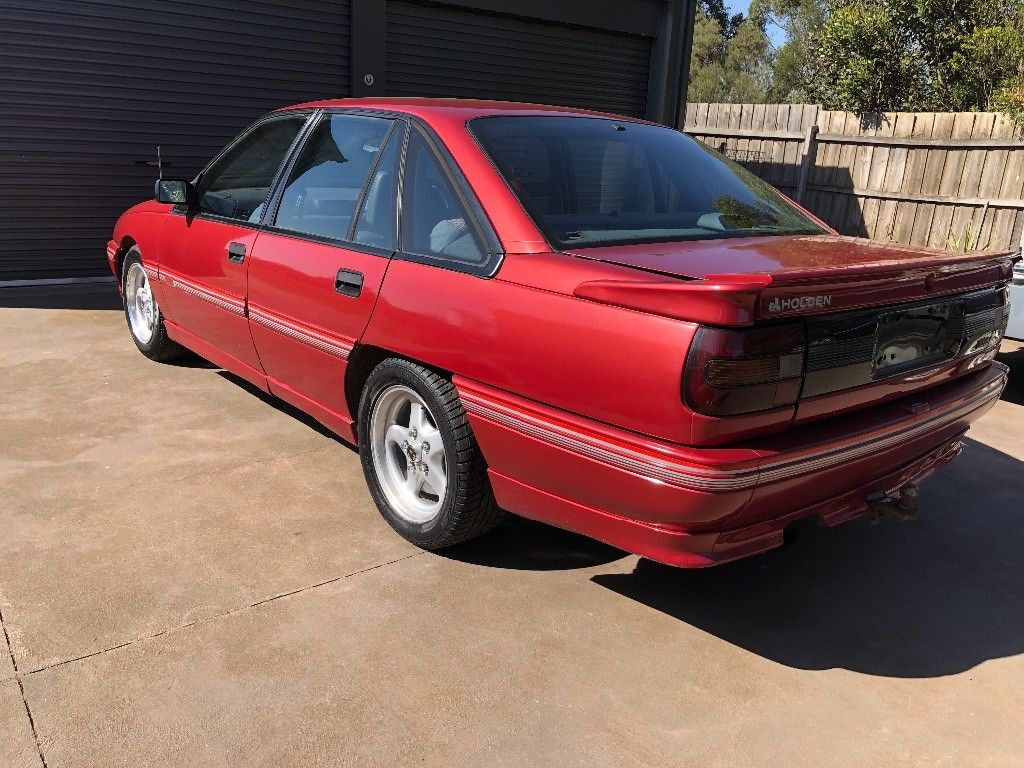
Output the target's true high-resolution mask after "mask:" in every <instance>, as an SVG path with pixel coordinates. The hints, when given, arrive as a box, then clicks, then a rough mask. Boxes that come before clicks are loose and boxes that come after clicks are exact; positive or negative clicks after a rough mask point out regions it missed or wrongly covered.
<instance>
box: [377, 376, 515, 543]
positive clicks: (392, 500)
mask: <svg viewBox="0 0 1024 768" xmlns="http://www.w3.org/2000/svg"><path fill="white" fill-rule="evenodd" d="M359 425H360V427H359V453H360V457H361V458H362V464H363V473H364V474H365V475H366V482H367V484H368V485H369V487H370V493H371V494H372V495H373V499H374V501H375V502H376V504H377V507H378V508H379V509H380V511H381V514H382V515H383V516H384V519H385V520H387V521H388V523H390V524H391V526H392V527H393V528H394V529H395V530H396V531H398V532H399V533H400V534H402V536H404V537H405V538H406V539H408V540H409V541H411V542H412V543H413V544H416V545H417V546H420V547H423V548H424V549H442V548H444V547H449V546H452V545H454V544H458V543H460V542H463V541H466V540H467V539H471V538H474V537H475V536H479V535H481V534H483V533H486V532H487V531H489V530H490V529H491V528H493V527H494V526H495V525H497V524H498V522H499V521H500V520H501V518H502V515H503V513H502V511H501V510H500V509H499V508H498V505H497V503H496V502H495V500H494V495H493V493H492V492H491V486H490V482H489V481H488V479H487V468H486V466H485V465H484V461H483V457H482V456H481V455H480V449H479V448H478V447H477V444H476V440H475V439H474V437H473V433H472V431H471V430H470V427H469V422H468V420H467V418H466V412H465V411H464V410H463V409H462V405H461V404H460V403H459V398H458V393H457V392H456V391H455V387H454V386H453V385H452V383H451V382H450V381H448V380H447V379H445V378H443V377H442V376H440V375H438V374H436V373H434V372H433V371H430V370H428V369H426V368H424V367H422V366H420V365H417V364H415V363H412V362H409V361H407V360H398V359H389V360H385V361H383V362H382V363H380V365H378V366H377V367H376V368H375V369H374V370H373V372H372V373H371V374H370V377H369V379H368V380H367V382H366V385H365V386H364V388H363V395H362V398H361V399H360V404H359Z"/></svg>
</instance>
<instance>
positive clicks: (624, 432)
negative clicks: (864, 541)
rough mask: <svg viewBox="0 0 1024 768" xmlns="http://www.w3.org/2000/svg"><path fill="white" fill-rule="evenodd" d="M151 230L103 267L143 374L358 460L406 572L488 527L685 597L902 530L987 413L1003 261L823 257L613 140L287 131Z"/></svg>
mask: <svg viewBox="0 0 1024 768" xmlns="http://www.w3.org/2000/svg"><path fill="white" fill-rule="evenodd" d="M156 198H157V199H156V200H155V201H151V202H146V203H142V204H140V205H137V206H135V207H134V208H132V209H130V210H129V211H127V212H126V213H125V214H124V215H123V216H121V218H120V220H119V221H118V222H117V226H116V229H115V232H114V237H113V239H112V240H111V241H110V243H109V245H108V248H107V255H108V258H109V261H110V267H111V269H112V270H113V271H114V274H115V275H117V276H118V277H119V279H120V280H121V286H122V290H123V292H124V299H125V307H126V315H127V319H128V325H129V328H130V330H131V334H132V338H133V339H134V340H135V343H136V345H137V346H138V348H139V349H140V350H141V351H142V353H143V354H145V355H146V356H147V357H149V358H152V359H154V360H167V359H169V358H171V357H173V356H175V355H177V354H179V353H180V352H181V350H182V348H183V347H187V348H189V349H191V350H194V351H195V352H197V353H198V354H200V355H202V356H203V357H205V358H208V359H209V360H211V361H213V362H214V363H216V364H218V365H220V366H222V367H223V368H225V369H227V370H229V371H232V372H234V373H235V374H237V375H239V376H242V377H244V378H245V379H248V380H249V381H251V382H253V383H254V384H255V385H256V386H258V387H260V388H262V389H264V390H266V391H267V392H271V393H273V394H274V395H277V396H278V397H280V398H282V399H283V400H286V401H288V402H289V403H292V404H293V405H295V406H297V407H298V408H300V409H302V410H303V411H305V412H307V413H309V414H311V415H312V416H314V417H315V418H317V419H318V420H320V421H321V422H323V423H324V424H326V425H327V426H328V427H330V428H331V429H332V430H333V431H335V432H336V433H337V434H338V435H340V436H341V437H342V438H344V439H345V440H346V441H350V442H352V443H355V444H357V445H358V446H359V451H360V456H361V458H362V465H363V469H364V472H365V474H366V480H367V482H368V484H369V487H370V490H371V491H372V494H373V498H374V500H375V501H376V503H377V505H378V506H379V507H380V511H381V512H382V513H383V515H384V517H385V518H386V519H387V521H388V522H389V523H390V524H391V525H392V526H393V527H394V528H395V529H396V530H397V531H398V532H399V533H400V534H402V535H403V536H405V537H406V538H407V539H409V540H410V541H412V542H414V543H415V544H417V545H419V546H421V547H424V548H426V549H439V548H443V547H447V546H450V545H453V544H456V543H458V542H461V541H464V540H466V539H468V538H470V537H473V536H477V535H478V534H481V533H483V532H485V531H487V530H489V529H490V528H492V527H494V526H495V524H496V523H497V522H498V521H499V519H500V517H501V515H502V514H503V510H508V511H510V512H513V513H515V514H518V515H523V516H525V517H529V518H533V519H536V520H541V521H544V522H547V523H551V524H553V525H556V526H560V527H563V528H567V529H571V530H574V531H579V532H582V533H584V534H587V535H589V536H593V537H595V538H598V539H602V540H604V541H606V542H609V543H611V544H614V545H616V546H618V547H621V548H623V549H627V550H630V551H631V552H635V553H638V554H640V555H643V556H645V557H649V558H652V559H654V560H658V561H661V562H664V563H670V564H673V565H680V566H704V565H711V564H714V563H719V562H723V561H727V560H733V559H736V558H738V557H743V556H746V555H750V554H752V553H755V552H760V551H763V550H767V549H770V548H772V547H776V546H778V545H779V544H781V543H782V541H783V532H784V530H785V529H786V527H787V526H789V525H790V524H792V523H793V522H794V521H796V520H799V519H801V518H807V517H814V518H817V519H818V520H820V521H822V522H823V523H825V524H828V525H834V524H837V523H840V522H843V521H846V520H849V519H851V518H853V517H856V516H859V515H862V514H865V513H866V512H868V511H871V512H872V513H874V514H876V515H885V514H892V515H896V516H909V515H911V514H912V513H913V511H914V497H915V496H916V486H915V485H914V484H915V483H917V482H918V481H920V480H921V479H922V478H924V477H926V476H927V475H929V474H931V473H932V472H934V471H935V470H936V469H938V468H940V467H942V466H943V465H945V464H946V463H947V462H949V461H950V460H951V459H952V458H953V457H954V456H955V455H956V454H957V453H958V451H959V450H960V448H961V443H960V439H961V437H962V436H963V434H964V431H965V430H966V429H967V426H968V425H969V424H970V422H972V421H973V420H974V419H977V418H978V417H979V416H980V415H982V414H983V413H984V412H985V411H986V410H987V409H988V408H989V407H990V406H991V405H992V404H993V403H994V402H995V401H996V399H997V398H998V397H999V394H1000V392H1001V391H1002V389H1003V386H1004V385H1005V383H1006V369H1005V367H1004V366H1002V365H1000V364H999V363H996V362H994V361H993V357H994V356H995V353H996V349H997V347H998V344H999V340H1000V338H1001V335H1002V333H1003V330H1004V328H1005V324H1006V318H1007V315H1008V306H1007V298H1006V297H1007V292H1006V283H1007V281H1008V279H1009V278H1010V275H1011V270H1012V265H1013V261H1014V256H1012V255H1010V254H1005V253H1003V254H983V255H963V254H958V255H951V254H944V253H939V252H935V251H926V250H920V249H911V248H904V247H898V246H881V245H876V244H872V243H868V242H866V241H862V240H856V239H851V238H844V237H839V236H837V235H836V234H835V233H834V232H833V231H831V230H829V229H828V227H827V226H826V225H824V224H823V223H822V222H820V221H818V220H816V219H815V218H814V217H813V216H811V215H810V214H808V213H807V212H805V211H803V210H801V209H800V208H799V207H797V206H796V205H794V204H793V203H791V202H790V201H789V200H787V199H786V198H784V197H783V196H782V195H780V194H779V193H777V192H776V191H774V190H773V189H772V188H771V187H770V186H768V185H767V184H765V183H764V182H762V181H760V180H759V179H757V178H755V177H754V176H752V175H750V174H749V173H747V172H746V171H744V170H743V169H741V168H739V167H738V166H736V165H734V164H733V163H731V162H729V161H728V160H726V159H724V158H723V157H721V156H720V155H718V154H716V153H714V152H712V151H710V150H709V149H707V148H706V147H704V146H703V145H702V144H700V143H698V142H696V141H694V140H693V139H691V138H689V137H687V136H685V135H684V134H682V133H679V132H678V131H674V130H670V129H668V128H665V127H662V126H658V125H654V124H651V123H646V122H643V121H639V120H634V119H631V118H624V117H616V116H611V115H604V114H596V113H590V112H584V111H578V110H570V109H560V108H553V107H543V106H533V105H526V104H510V103H496V102H475V101H445V100H421V99H364V100H341V101H324V102H319V103H310V104H302V105H299V106H295V107H289V108H287V109H282V110H280V111H277V112H273V113H272V114H269V115H267V116H265V117H263V118H262V119H260V120H259V121H257V122H256V123H255V124H254V125H253V126H252V127H251V128H249V129H247V130H246V131H245V132H244V133H242V134H241V135H240V136H239V137H238V138H237V139H235V140H234V141H233V142H232V143H231V144H229V145H228V146H227V148H225V149H224V150H223V151H222V152H221V153H220V154H219V155H217V157H216V158H214V160H213V161H212V162H211V163H210V164H209V165H208V166H207V167H206V169H205V170H203V172H202V173H200V174H199V175H198V176H197V177H196V178H195V179H194V180H192V181H171V180H161V181H159V182H157V190H156ZM197 407H202V406H201V405H197ZM951 535H952V532H951Z"/></svg>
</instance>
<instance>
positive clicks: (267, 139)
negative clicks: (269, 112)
mask: <svg viewBox="0 0 1024 768" xmlns="http://www.w3.org/2000/svg"><path fill="white" fill-rule="evenodd" d="M307 118H308V115H303V114H297V115H285V116H282V117H274V118H270V119H268V120H264V121H263V122H261V123H259V124H257V125H256V126H255V127H254V128H252V129H251V130H250V131H249V132H248V133H247V134H245V136H243V137H242V138H241V139H240V140H239V141H238V142H237V143H235V145H234V146H233V147H231V148H230V149H229V150H228V151H227V152H225V153H224V154H223V155H221V156H220V157H219V158H217V159H216V160H215V161H214V162H213V164H212V165H210V167H209V168H207V169H206V170H205V171H204V172H203V175H202V178H200V180H199V210H200V211H201V212H204V213H211V214H214V215H216V216H226V217H227V218H229V219H239V220H241V221H250V222H258V221H259V220H260V217H261V216H262V214H263V206H264V204H265V203H266V200H267V196H268V195H269V194H270V186H271V185H272V184H273V183H274V177H275V176H276V175H277V170H278V168H280V167H281V163H283V162H284V158H285V155H286V154H287V153H288V150H289V149H290V148H291V146H292V142H294V141H295V137H296V136H298V135H299V131H300V130H302V126H303V125H304V124H305V122H306V120H307Z"/></svg>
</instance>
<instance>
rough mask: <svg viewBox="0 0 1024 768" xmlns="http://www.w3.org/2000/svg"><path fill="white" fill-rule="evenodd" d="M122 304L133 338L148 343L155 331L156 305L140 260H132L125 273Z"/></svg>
mask: <svg viewBox="0 0 1024 768" xmlns="http://www.w3.org/2000/svg"><path fill="white" fill-rule="evenodd" d="M124 304H125V309H126V310H127V312H128V325H129V326H130V327H131V330H132V335H133V336H134V337H135V340H136V341H137V342H138V343H139V344H149V342H151V341H152V340H153V333H154V332H155V331H156V320H157V314H156V313H157V307H156V299H154V298H153V289H152V288H151V287H150V285H149V277H147V275H146V270H145V269H143V268H142V263H141V262H138V261H136V262H134V263H133V264H132V265H131V266H130V267H128V272H127V273H126V274H125V277H124Z"/></svg>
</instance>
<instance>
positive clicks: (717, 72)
mask: <svg viewBox="0 0 1024 768" xmlns="http://www.w3.org/2000/svg"><path fill="white" fill-rule="evenodd" d="M824 13H825V6H824V0H752V2H751V3H750V9H749V13H748V14H747V15H745V16H744V15H743V14H731V15H730V13H729V11H728V9H727V8H726V7H725V5H724V2H723V0H700V2H699V3H698V10H697V18H696V26H695V27H694V34H693V58H692V60H691V64H690V93H689V99H690V100H691V101H724V102H748V103H749V102H765V101H770V100H775V101H788V100H791V99H795V98H797V97H798V96H799V94H800V92H801V91H800V89H801V85H802V83H803V80H804V74H805V70H806V64H805V59H806V56H805V52H806V50H807V47H808V38H809V35H810V34H811V33H812V32H813V31H814V30H815V29H816V28H817V27H819V26H820V25H821V23H822V21H823V19H824ZM771 26H775V27H777V28H779V29H780V30H781V31H782V32H783V33H784V35H785V38H786V42H785V44H784V45H782V46H781V47H779V48H776V47H775V46H774V45H773V44H772V42H771V39H770V37H769V34H768V31H769V27H771Z"/></svg>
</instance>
